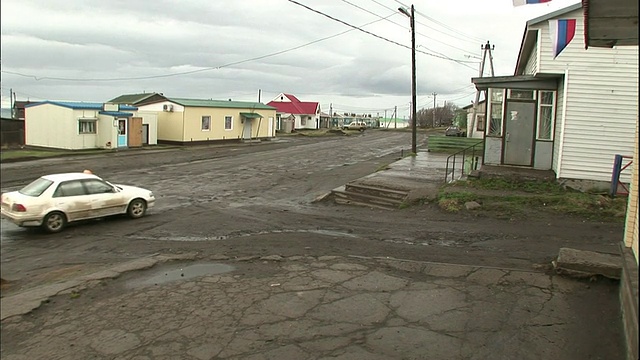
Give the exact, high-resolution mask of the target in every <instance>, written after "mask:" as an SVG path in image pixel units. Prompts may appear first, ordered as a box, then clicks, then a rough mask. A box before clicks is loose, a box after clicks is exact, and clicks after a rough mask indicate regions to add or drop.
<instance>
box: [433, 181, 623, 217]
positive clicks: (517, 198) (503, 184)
mask: <svg viewBox="0 0 640 360" xmlns="http://www.w3.org/2000/svg"><path fill="white" fill-rule="evenodd" d="M468 201H476V202H478V203H480V204H481V205H482V207H481V208H480V209H477V210H474V212H479V213H486V214H493V215H496V216H497V217H502V218H513V217H521V218H527V217H530V216H534V215H535V214H536V213H549V214H561V215H571V216H578V217H582V218H586V219H589V220H600V221H613V222H622V221H624V218H625V213H626V206H627V199H626V198H622V197H618V198H610V197H607V196H602V195H598V194H589V193H583V192H579V191H575V190H570V189H564V188H563V187H562V186H560V185H559V184H557V183H556V182H555V181H516V180H510V179H469V180H467V181H459V182H456V183H453V184H449V185H445V186H444V187H442V188H441V189H440V192H439V193H438V196H437V203H438V205H439V206H440V208H441V209H443V210H444V211H448V212H457V211H460V210H462V209H463V208H464V204H465V203H466V202H468Z"/></svg>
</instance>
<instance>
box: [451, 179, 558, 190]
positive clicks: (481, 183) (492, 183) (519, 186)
mask: <svg viewBox="0 0 640 360" xmlns="http://www.w3.org/2000/svg"><path fill="white" fill-rule="evenodd" d="M452 186H460V187H466V188H471V189H486V190H504V191H522V192H526V193H534V194H561V193H566V192H567V191H568V190H566V189H564V188H563V187H562V186H561V185H560V184H558V183H557V182H555V181H544V180H525V181H521V180H515V179H507V178H488V179H483V178H480V179H469V180H468V181H459V182H456V183H454V184H453V185H452Z"/></svg>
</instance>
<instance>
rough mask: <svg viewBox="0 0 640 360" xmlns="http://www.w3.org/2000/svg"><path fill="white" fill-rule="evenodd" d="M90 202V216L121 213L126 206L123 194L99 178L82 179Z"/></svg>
mask: <svg viewBox="0 0 640 360" xmlns="http://www.w3.org/2000/svg"><path fill="white" fill-rule="evenodd" d="M82 183H83V184H84V187H85V188H86V189H87V194H88V195H87V196H88V197H89V200H90V202H91V217H102V216H109V215H115V214H121V213H123V212H124V208H125V207H126V203H125V199H124V196H123V195H122V193H121V192H119V191H118V190H117V189H116V188H114V187H113V186H111V185H110V184H107V183H106V182H104V181H102V180H99V179H86V180H82Z"/></svg>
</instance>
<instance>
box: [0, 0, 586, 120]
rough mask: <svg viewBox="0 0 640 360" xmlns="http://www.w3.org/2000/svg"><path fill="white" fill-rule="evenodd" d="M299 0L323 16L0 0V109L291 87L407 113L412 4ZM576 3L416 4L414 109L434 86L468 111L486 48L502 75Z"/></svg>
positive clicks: (264, 96) (349, 107)
mask: <svg viewBox="0 0 640 360" xmlns="http://www.w3.org/2000/svg"><path fill="white" fill-rule="evenodd" d="M296 1H297V2H298V3H300V4H302V5H305V6H307V7H309V8H311V9H313V10H315V11H317V12H315V11H312V10H310V9H307V8H305V7H303V6H301V5H298V4H295V3H294V2H292V1H289V0H242V1H239V0H238V1H228V0H224V1H223V0H189V1H186V0H183V1H177V0H175V1H169V0H128V1H124V0H111V1H103V0H64V1H63V0H2V2H1V7H2V8H1V14H2V15H1V16H2V19H1V22H0V24H1V27H2V31H1V33H2V39H1V46H2V59H1V61H2V62H1V66H2V89H1V90H2V91H1V94H2V107H7V106H8V104H9V91H10V89H13V91H14V92H15V93H16V95H17V99H18V100H27V99H30V100H44V99H48V100H73V101H97V102H104V101H107V100H109V99H111V98H114V97H116V96H119V95H121V94H131V93H141V92H161V93H164V94H165V95H166V96H169V97H187V98H207V99H208V98H212V99H229V98H231V99H233V100H247V101H256V100H258V92H259V90H261V91H262V93H261V101H262V102H265V103H266V102H268V101H270V100H272V99H273V98H274V97H275V96H276V95H278V93H280V92H287V93H291V94H294V95H296V96H297V97H298V98H299V99H301V100H303V101H318V102H320V105H321V107H322V110H323V111H325V112H328V111H329V106H330V104H333V110H334V111H338V112H356V113H371V114H374V115H375V114H380V115H384V114H385V110H387V116H390V115H391V113H392V112H393V108H394V106H397V107H398V115H399V116H400V117H402V116H406V115H407V114H408V113H409V103H410V101H411V50H410V48H411V32H410V30H409V29H410V27H409V18H408V17H406V16H405V15H403V14H401V13H400V12H399V11H398V10H397V9H398V7H399V6H402V4H404V5H406V6H408V7H410V5H411V3H409V2H408V1H407V0H402V1H395V0H296ZM577 2H579V0H553V1H551V2H550V3H547V4H539V5H526V6H519V7H514V6H513V3H512V0H447V1H443V0H415V2H414V3H413V4H414V6H415V9H416V15H415V20H416V46H417V51H418V53H417V54H416V58H417V61H416V63H417V79H418V80H417V89H418V90H417V93H418V101H417V103H418V108H419V109H420V108H423V107H425V108H430V107H433V96H431V93H433V92H435V93H437V94H438V95H437V96H436V100H437V103H438V106H441V105H442V103H443V101H449V102H454V103H455V104H457V105H459V106H465V105H467V104H469V103H470V102H471V101H472V99H473V98H474V94H475V93H474V88H473V86H472V84H471V77H475V76H478V71H479V61H480V60H479V57H480V56H481V49H480V47H481V44H483V43H485V42H486V41H487V40H488V41H490V42H491V44H493V45H495V50H494V51H493V57H494V65H495V72H496V75H513V71H514V68H515V62H516V59H517V55H518V50H519V48H520V42H521V40H522V34H523V32H524V28H525V23H526V21H527V20H529V19H532V18H535V17H538V16H540V15H543V14H546V13H548V12H552V11H555V10H557V9H560V8H564V7H566V6H569V5H572V4H575V3H577ZM318 12H320V13H324V14H326V15H329V16H331V17H333V18H335V19H338V20H341V21H343V22H344V23H348V24H350V25H353V26H356V27H360V28H361V29H363V30H366V31H368V32H370V33H372V34H375V35H377V36H379V37H375V36H373V35H371V34H367V33H364V32H362V31H359V30H356V29H353V28H352V27H349V26H348V25H345V24H344V23H340V22H338V21H336V20H332V19H330V18H328V17H326V16H324V15H322V14H320V13H318ZM381 38H383V39H381ZM398 44H400V45H402V46H400V45H398ZM403 46H404V47H403ZM487 69H488V65H487ZM486 74H487V75H488V74H489V73H488V71H487V72H486Z"/></svg>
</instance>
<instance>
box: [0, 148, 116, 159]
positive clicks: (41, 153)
mask: <svg viewBox="0 0 640 360" xmlns="http://www.w3.org/2000/svg"><path fill="white" fill-rule="evenodd" d="M104 151H105V150H82V151H71V150H40V149H19V150H2V151H0V161H5V160H12V159H23V158H26V159H33V158H38V159H40V158H48V157H55V156H66V155H91V154H100V153H104Z"/></svg>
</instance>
